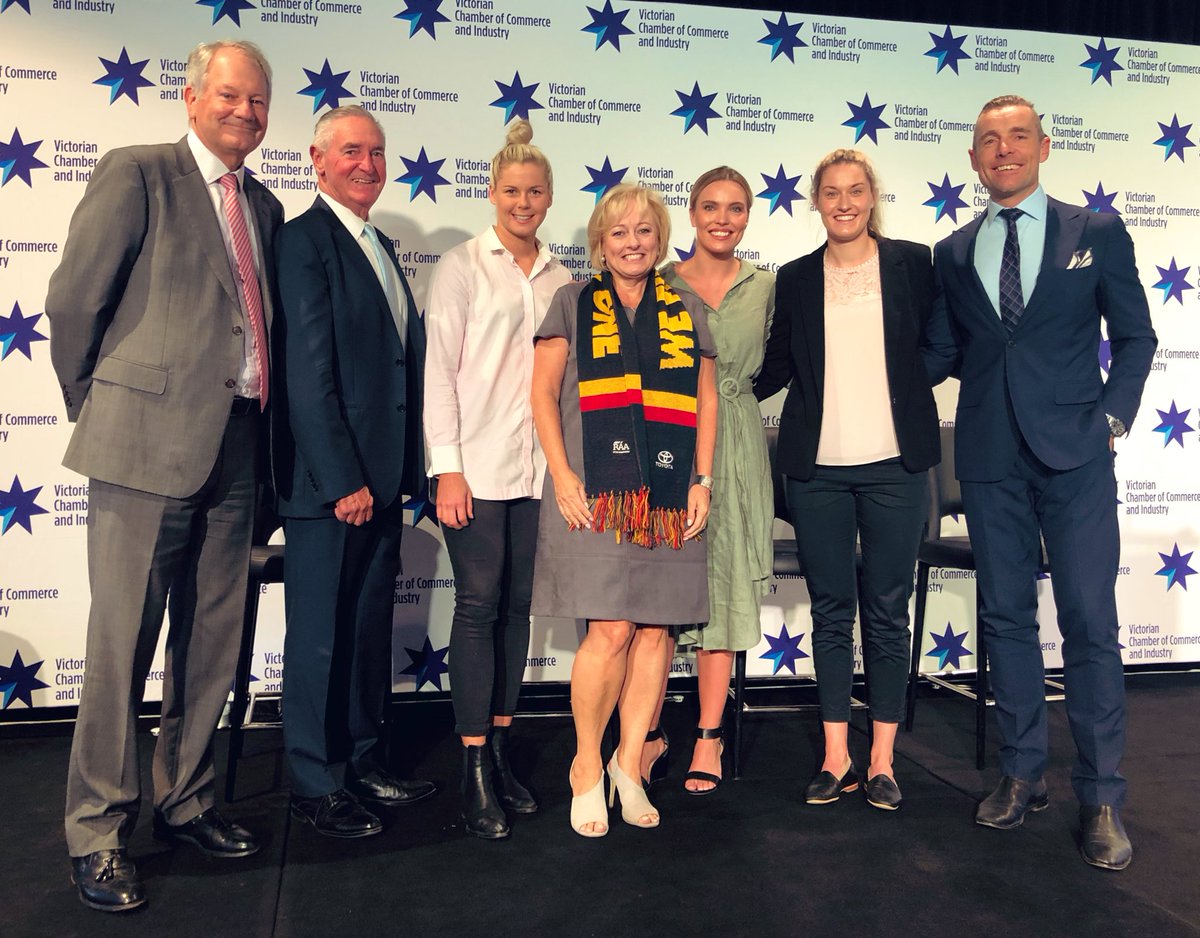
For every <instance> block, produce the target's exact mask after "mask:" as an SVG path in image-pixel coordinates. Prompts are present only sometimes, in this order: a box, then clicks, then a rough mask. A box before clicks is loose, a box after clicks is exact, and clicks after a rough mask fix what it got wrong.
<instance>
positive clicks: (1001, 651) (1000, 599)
mask: <svg viewBox="0 0 1200 938" xmlns="http://www.w3.org/2000/svg"><path fill="white" fill-rule="evenodd" d="M1049 154H1050V139H1049V138H1048V137H1047V136H1046V135H1045V134H1044V133H1043V132H1042V126H1041V121H1040V120H1039V118H1038V115H1037V112H1036V111H1035V110H1034V108H1033V106H1032V105H1031V104H1030V102H1028V101H1026V100H1025V99H1024V98H1018V97H1016V96H1014V95H1006V96H1004V97H1000V98H995V99H993V100H992V101H989V102H988V103H987V104H985V105H984V107H983V111H982V112H981V113H980V115H979V118H978V120H977V121H976V123H975V136H974V146H973V147H972V149H971V150H970V157H971V167H972V168H973V169H974V170H975V171H976V172H977V173H978V174H979V179H980V181H981V182H982V183H983V184H984V185H985V186H986V187H987V190H988V193H989V195H990V196H991V202H990V203H989V205H988V207H987V210H986V211H985V212H984V213H983V214H982V215H981V216H980V217H979V218H977V219H975V220H974V221H973V222H971V223H970V224H968V225H964V226H963V227H962V228H961V229H959V230H958V231H956V232H955V233H954V234H952V235H950V237H948V238H946V239H945V240H944V241H942V242H941V243H940V244H938V245H937V247H936V248H935V250H934V264H935V273H936V280H937V287H938V301H937V304H936V307H935V311H934V316H933V318H932V320H931V322H930V328H929V333H928V340H927V344H928V347H927V350H926V351H927V355H926V363H927V365H928V367H929V370H930V373H931V375H932V377H933V379H934V381H935V382H937V381H940V380H942V379H944V378H946V377H947V376H948V375H950V374H955V375H957V376H958V377H959V378H960V379H961V381H962V385H961V388H960V390H959V395H958V414H957V418H956V421H955V468H956V472H957V475H958V478H959V480H960V481H961V483H962V494H963V504H964V507H965V510H966V515H967V525H968V528H969V529H970V534H971V543H972V545H973V547H974V549H975V558H976V563H977V565H978V589H979V595H980V602H981V612H982V620H983V621H982V632H983V636H984V640H985V643H986V647H987V650H988V654H989V657H990V661H991V680H992V688H993V691H994V693H995V698H996V721H997V724H998V726H999V730H1000V737H1001V747H1000V762H1001V771H1002V773H1003V778H1002V779H1001V781H1000V784H999V786H998V787H997V788H996V790H995V791H994V792H993V793H992V794H991V795H989V796H988V797H987V798H985V799H984V800H983V802H982V803H981V804H980V805H979V808H978V810H977V812H976V815H975V820H976V821H977V822H978V823H979V824H983V825H985V826H988V827H995V828H1000V829H1007V828H1013V827H1017V826H1018V825H1020V824H1021V823H1022V822H1023V821H1024V819H1025V814H1026V813H1027V812H1029V811H1039V810H1041V809H1042V808H1044V807H1046V805H1047V803H1048V800H1047V794H1046V785H1045V782H1044V781H1043V780H1042V773H1043V771H1044V769H1045V766H1046V705H1045V689H1044V683H1043V677H1044V672H1043V665H1042V651H1041V645H1040V640H1039V636H1038V624H1037V619H1036V615H1037V592H1036V573H1037V567H1038V563H1039V558H1040V553H1041V550H1040V543H1039V532H1040V536H1041V538H1043V539H1044V540H1045V545H1046V553H1047V555H1048V558H1049V561H1050V568H1051V578H1052V579H1051V583H1052V586H1053V589H1054V599H1055V603H1056V605H1057V607H1058V624H1059V629H1060V631H1061V632H1062V636H1063V643H1062V652H1063V667H1064V671H1065V683H1066V694H1067V704H1066V708H1067V718H1068V721H1069V722H1070V725H1071V732H1072V735H1073V736H1074V739H1075V745H1076V748H1077V750H1078V758H1077V761H1076V763H1075V767H1074V770H1073V772H1072V785H1073V787H1074V789H1075V794H1076V796H1077V797H1078V799H1079V804H1080V824H1081V850H1082V853H1083V858H1084V859H1085V860H1086V861H1087V862H1088V863H1091V864H1092V865H1094V866H1099V867H1103V868H1106V869H1124V868H1125V867H1126V866H1128V865H1129V861H1130V859H1131V858H1132V855H1133V851H1132V847H1131V846H1130V843H1129V838H1128V836H1127V835H1126V833H1125V829H1124V827H1123V825H1122V823H1121V818H1120V815H1119V809H1120V808H1121V805H1122V803H1123V801H1124V798H1125V779H1124V778H1123V777H1122V776H1121V774H1120V772H1119V769H1118V766H1119V763H1120V761H1121V756H1122V753H1123V750H1124V744H1125V685H1124V673H1123V669H1122V663H1121V654H1120V644H1119V642H1118V640H1117V607H1116V596H1115V587H1116V576H1117V566H1118V559H1119V555H1120V536H1119V532H1118V529H1117V492H1116V478H1115V476H1114V474H1113V464H1112V453H1111V449H1112V443H1113V439H1114V438H1115V437H1118V436H1123V435H1124V434H1126V433H1127V432H1128V428H1129V426H1130V425H1131V424H1132V423H1133V418H1134V415H1135V414H1136V413H1137V409H1138V404H1139V401H1140V399H1141V395H1142V386H1143V385H1144V384H1145V381H1146V376H1147V375H1148V374H1149V372H1150V364H1151V360H1152V359H1153V356H1154V350H1155V347H1156V346H1157V339H1156V338H1155V335H1154V329H1153V328H1152V327H1151V324H1150V311H1149V308H1148V306H1147V303H1146V296H1145V292H1144V290H1143V288H1142V285H1141V283H1140V282H1139V280H1138V273H1137V267H1136V265H1135V263H1134V256H1133V242H1132V241H1131V240H1130V237H1129V235H1128V233H1127V232H1126V231H1125V227H1124V225H1123V224H1122V222H1121V220H1120V218H1118V217H1117V216H1115V215H1099V214H1095V213H1093V212H1089V211H1087V210H1086V209H1083V208H1078V207H1076V206H1072V205H1065V204H1063V203H1061V202H1058V201H1056V200H1054V199H1050V198H1048V197H1047V196H1046V194H1045V192H1044V191H1043V190H1042V188H1041V186H1040V185H1039V183H1038V171H1039V167H1040V165H1041V163H1043V162H1044V161H1045V160H1046V158H1047V156H1049ZM1101 319H1103V320H1104V321H1105V322H1106V323H1107V326H1108V337H1109V341H1110V342H1111V345H1112V364H1111V365H1110V367H1109V372H1108V379H1107V380H1103V379H1102V378H1101V374H1100V369H1099V367H1098V364H1097V359H1096V352H1097V347H1098V346H1099V343H1100V338H1101V336H1100V320H1101Z"/></svg>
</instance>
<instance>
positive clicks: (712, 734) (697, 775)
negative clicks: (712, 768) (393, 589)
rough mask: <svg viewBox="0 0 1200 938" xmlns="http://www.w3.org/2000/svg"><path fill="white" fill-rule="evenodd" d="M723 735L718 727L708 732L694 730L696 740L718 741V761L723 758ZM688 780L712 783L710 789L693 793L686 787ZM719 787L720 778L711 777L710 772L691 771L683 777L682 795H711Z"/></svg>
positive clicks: (698, 729) (701, 729)
mask: <svg viewBox="0 0 1200 938" xmlns="http://www.w3.org/2000/svg"><path fill="white" fill-rule="evenodd" d="M723 735H724V732H723V731H722V729H721V727H719V726H718V727H716V728H714V729H708V730H706V729H704V728H703V727H697V728H696V738H697V739H715V740H718V742H717V750H718V751H717V758H718V759H721V758H723V757H724V755H725V740H724V739H722V736H723ZM688 779H695V780H696V781H698V782H712V788H703V789H701V790H700V791H693V790H692V789H690V788H688V787H687V783H688ZM720 787H721V776H720V775H713V774H712V772H697V771H694V770H693V771H691V772H688V773H687V774H686V775H684V777H683V790H684V793H685V794H688V795H697V796H699V795H711V794H712V793H713V792H714V791H716V790H717V789H718V788H720Z"/></svg>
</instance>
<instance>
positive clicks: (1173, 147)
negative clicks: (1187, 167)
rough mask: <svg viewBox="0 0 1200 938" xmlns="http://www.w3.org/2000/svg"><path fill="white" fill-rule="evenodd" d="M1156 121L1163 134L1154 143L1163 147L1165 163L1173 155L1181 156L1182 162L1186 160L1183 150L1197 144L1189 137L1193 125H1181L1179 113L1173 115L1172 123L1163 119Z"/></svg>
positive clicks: (1180, 160)
mask: <svg viewBox="0 0 1200 938" xmlns="http://www.w3.org/2000/svg"><path fill="white" fill-rule="evenodd" d="M1155 123H1156V124H1158V129H1159V130H1161V131H1162V136H1161V137H1159V138H1158V139H1157V140H1155V141H1154V145H1155V146H1156V147H1162V148H1163V151H1164V152H1163V162H1164V163H1165V162H1166V161H1167V160H1169V159H1170V158H1171V157H1173V156H1177V157H1179V162H1181V163H1184V162H1186V160H1185V159H1184V158H1183V151H1184V150H1186V149H1187V148H1188V147H1194V146H1195V145H1196V144H1194V143H1192V141H1191V140H1189V139H1188V131H1189V130H1191V129H1192V125H1191V124H1183V125H1180V123H1179V115H1178V114H1172V115H1171V123H1170V124H1164V123H1163V122H1162V121H1155Z"/></svg>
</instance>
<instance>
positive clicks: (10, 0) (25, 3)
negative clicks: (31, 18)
mask: <svg viewBox="0 0 1200 938" xmlns="http://www.w3.org/2000/svg"><path fill="white" fill-rule="evenodd" d="M9 7H20V8H21V9H22V10H24V11H25V12H26V13H29V0H0V13H3V12H4V11H5V10H7V9H8V8H9ZM30 15H32V14H30Z"/></svg>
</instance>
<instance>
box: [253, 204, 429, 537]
mask: <svg viewBox="0 0 1200 938" xmlns="http://www.w3.org/2000/svg"><path fill="white" fill-rule="evenodd" d="M380 242H381V243H382V245H383V248H384V250H385V251H386V252H387V255H388V257H389V258H390V259H391V261H392V265H393V268H394V271H393V272H394V274H395V276H396V279H397V281H398V282H399V283H400V285H401V287H402V289H403V291H404V296H405V299H406V300H407V302H408V327H407V328H408V336H407V349H406V348H405V347H404V346H403V345H402V344H401V341H400V335H399V333H398V332H397V330H396V325H395V321H394V320H393V318H392V314H391V310H390V309H389V307H388V303H387V297H386V296H385V295H384V292H383V288H382V287H381V286H380V285H379V278H378V277H377V276H376V274H375V269H374V268H373V267H372V266H371V262H370V261H368V260H367V257H366V255H365V254H364V253H363V251H362V248H361V247H359V245H358V244H356V243H355V240H354V238H353V237H351V235H350V233H349V232H348V231H347V230H346V227H345V225H343V224H342V222H341V221H340V220H339V219H338V217H337V216H336V215H335V214H334V213H333V211H332V210H331V209H330V208H329V206H328V205H327V204H326V203H325V201H324V199H322V198H320V197H318V198H317V200H316V201H315V202H314V203H313V206H312V208H310V209H309V210H308V211H307V212H305V213H304V214H303V215H301V216H300V217H298V218H295V219H293V220H292V221H290V222H288V223H287V224H286V225H284V226H283V228H281V229H280V231H279V236H278V238H277V241H276V244H277V260H278V264H277V266H278V269H279V271H280V276H279V294H280V309H279V311H278V313H279V315H278V316H277V318H276V326H275V332H274V338H275V342H276V362H277V365H276V368H275V376H276V378H277V380H278V381H279V385H278V386H277V391H276V393H275V394H274V395H273V400H274V401H275V402H276V412H275V420H274V422H273V425H272V429H273V433H274V440H273V447H272V448H273V454H274V470H275V485H276V494H277V495H278V499H279V513H280V514H281V515H282V516H283V517H287V518H323V517H331V516H332V514H333V505H334V503H335V502H336V501H337V500H338V499H339V498H342V497H343V496H345V495H349V494H351V493H353V492H356V491H358V490H359V489H360V488H362V487H363V486H364V485H366V486H367V487H368V488H369V489H370V491H371V494H372V496H373V497H374V499H375V510H376V511H380V510H382V509H384V508H386V507H388V506H389V505H391V504H392V503H393V502H394V501H395V500H396V499H397V497H399V495H400V494H401V493H402V492H407V493H409V494H416V493H417V492H418V491H420V489H421V486H422V483H423V481H424V477H425V456H424V443H423V437H422V433H421V409H422V408H421V390H422V386H423V384H424V381H423V371H424V362H425V328H424V325H423V324H422V322H421V319H420V317H419V316H418V314H417V307H416V304H415V303H414V302H413V298H412V293H411V292H410V291H409V289H408V283H407V281H406V280H405V279H404V275H403V274H402V273H401V272H400V267H399V265H398V264H397V263H396V256H395V254H394V252H393V250H392V246H391V243H390V242H389V240H388V238H387V237H386V236H385V237H382V238H380Z"/></svg>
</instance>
